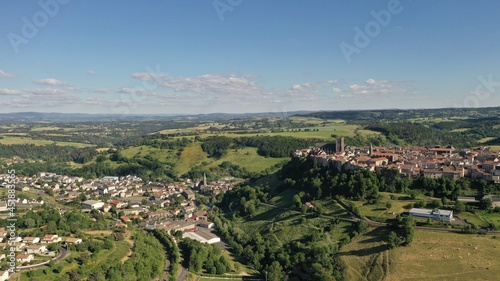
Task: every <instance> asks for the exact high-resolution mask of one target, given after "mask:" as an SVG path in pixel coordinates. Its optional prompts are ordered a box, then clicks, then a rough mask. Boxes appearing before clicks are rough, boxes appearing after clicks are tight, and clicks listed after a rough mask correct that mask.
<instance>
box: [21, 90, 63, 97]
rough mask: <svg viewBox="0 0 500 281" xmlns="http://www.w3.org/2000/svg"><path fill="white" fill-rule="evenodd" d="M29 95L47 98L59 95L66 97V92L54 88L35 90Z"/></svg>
mask: <svg viewBox="0 0 500 281" xmlns="http://www.w3.org/2000/svg"><path fill="white" fill-rule="evenodd" d="M29 93H31V94H33V95H37V96H44V95H45V96H46V95H51V96H57V95H65V94H66V92H65V91H63V90H61V89H53V88H47V89H34V90H30V91H29Z"/></svg>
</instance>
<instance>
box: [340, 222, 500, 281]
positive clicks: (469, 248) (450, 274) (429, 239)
mask: <svg viewBox="0 0 500 281" xmlns="http://www.w3.org/2000/svg"><path fill="white" fill-rule="evenodd" d="M386 232H387V230H386V229H383V228H376V229H372V230H370V231H368V232H367V233H366V234H364V235H361V236H358V237H356V238H355V239H353V241H352V242H351V243H350V244H348V245H346V246H345V247H344V248H343V249H342V251H341V256H342V259H343V261H344V263H345V264H346V265H347V266H348V268H347V280H370V281H372V280H388V281H395V280H464V281H465V280H498V279H497V278H498V276H499V274H500V260H499V259H498V253H499V251H500V250H499V249H500V240H499V239H495V238H493V236H479V235H465V234H457V233H445V232H434V231H422V230H417V231H416V233H415V239H414V241H413V243H412V244H411V245H410V246H409V247H398V248H396V249H393V250H388V249H387V246H386V243H385V242H384V235H385V233H386Z"/></svg>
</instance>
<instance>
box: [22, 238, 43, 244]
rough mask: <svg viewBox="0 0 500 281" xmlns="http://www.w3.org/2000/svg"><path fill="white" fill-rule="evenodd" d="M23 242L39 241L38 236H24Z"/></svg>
mask: <svg viewBox="0 0 500 281" xmlns="http://www.w3.org/2000/svg"><path fill="white" fill-rule="evenodd" d="M23 242H24V243H28V244H36V243H39V242H40V237H24V238H23Z"/></svg>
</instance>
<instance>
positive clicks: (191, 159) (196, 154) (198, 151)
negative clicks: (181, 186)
mask: <svg viewBox="0 0 500 281" xmlns="http://www.w3.org/2000/svg"><path fill="white" fill-rule="evenodd" d="M204 161H205V162H209V161H210V159H209V158H208V156H207V154H206V153H205V152H204V151H203V149H202V148H201V143H200V142H194V143H191V144H189V145H188V146H187V147H185V148H184V150H183V151H182V153H181V155H180V156H179V158H178V159H177V162H176V166H175V170H176V171H177V173H178V174H179V175H182V174H185V173H186V172H187V171H189V169H191V168H192V167H194V166H196V165H198V164H200V163H202V162H204Z"/></svg>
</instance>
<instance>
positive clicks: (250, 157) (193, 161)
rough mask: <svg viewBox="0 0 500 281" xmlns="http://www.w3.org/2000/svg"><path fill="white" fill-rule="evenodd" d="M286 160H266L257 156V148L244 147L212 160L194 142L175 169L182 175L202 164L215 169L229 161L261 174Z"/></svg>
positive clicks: (178, 160) (178, 161) (184, 151)
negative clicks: (204, 163)
mask: <svg viewBox="0 0 500 281" xmlns="http://www.w3.org/2000/svg"><path fill="white" fill-rule="evenodd" d="M288 159H289V158H288V157H285V158H272V157H267V158H266V157H264V156H260V155H259V154H257V148H254V147H245V148H242V149H237V150H235V149H228V151H227V154H226V155H224V156H223V157H222V158H221V159H218V160H214V159H212V158H209V157H208V156H207V154H206V153H205V152H204V151H203V150H202V148H201V143H199V142H195V143H192V144H190V145H189V146H187V147H186V148H184V150H183V151H182V154H181V155H180V157H178V159H177V162H176V168H175V169H176V171H177V173H178V174H180V175H182V174H184V173H186V172H187V171H189V169H191V168H192V167H194V166H196V165H200V164H201V163H202V162H207V163H209V164H208V167H215V166H218V165H220V164H221V163H222V162H224V161H230V162H232V163H233V164H238V165H239V166H240V167H242V168H245V169H247V170H248V171H250V172H261V171H263V170H265V169H266V168H269V167H272V166H274V165H275V164H277V163H280V162H282V161H284V160H288Z"/></svg>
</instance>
